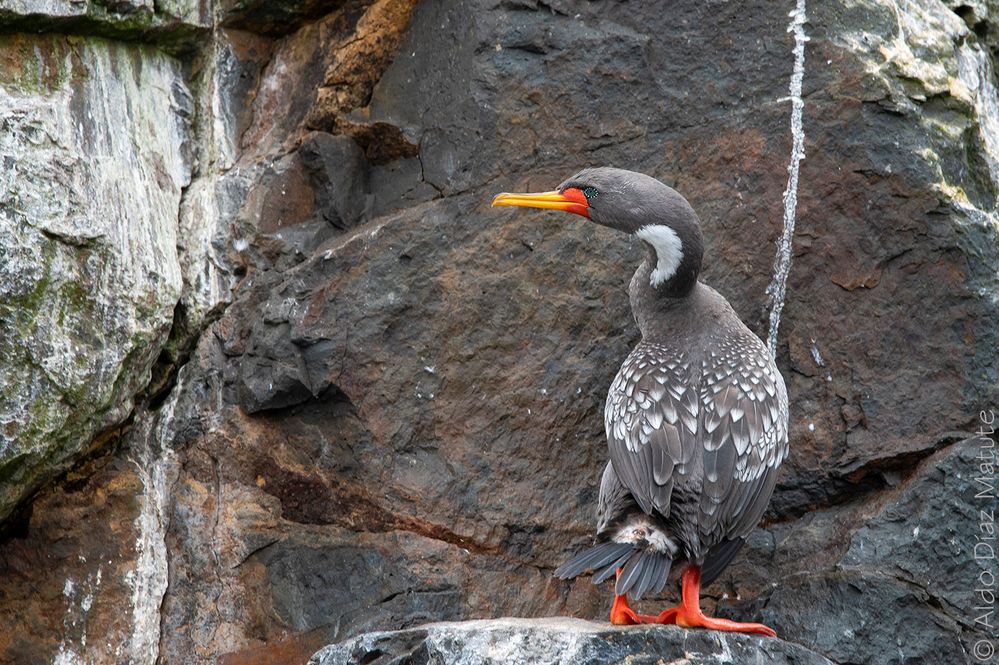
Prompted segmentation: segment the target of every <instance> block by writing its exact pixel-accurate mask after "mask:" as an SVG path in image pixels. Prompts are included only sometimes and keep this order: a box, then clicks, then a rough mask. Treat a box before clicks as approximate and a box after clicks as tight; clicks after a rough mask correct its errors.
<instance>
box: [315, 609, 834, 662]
mask: <svg viewBox="0 0 999 665" xmlns="http://www.w3.org/2000/svg"><path fill="white" fill-rule="evenodd" d="M619 662H626V663H629V665H641V664H643V663H648V664H649V665H652V664H653V663H655V664H659V663H662V664H663V665H670V664H671V663H684V665H721V664H722V663H768V664H770V665H832V661H830V660H828V659H826V658H824V657H822V656H820V655H819V654H817V653H815V652H813V651H809V650H808V649H806V648H804V647H802V646H799V645H797V644H791V643H789V642H784V641H782V640H780V639H770V638H762V637H754V636H748V635H737V634H728V633H719V632H714V631H702V630H684V629H682V628H677V627H675V626H611V625H609V624H606V623H595V622H593V621H584V620H582V619H572V618H569V617H551V618H545V619H510V618H504V619H489V620H482V621H460V622H452V623H431V624H426V625H423V626H418V627H416V628H409V629H407V630H395V631H385V632H373V633H366V634H364V635H359V636H357V637H354V638H352V639H349V640H347V641H345V642H341V643H339V644H332V645H330V646H327V647H324V648H323V649H321V650H320V651H319V652H318V653H316V654H315V655H314V656H313V657H312V659H311V660H310V661H309V665H347V664H348V663H368V664H372V665H387V664H388V663H393V664H398V665H402V664H406V665H418V664H423V663H449V664H450V665H498V664H499V663H524V664H532V663H537V664H541V663H545V664H556V663H558V664H565V665H569V664H570V663H572V664H573V665H586V664H588V663H593V664H597V663H600V664H603V663H619Z"/></svg>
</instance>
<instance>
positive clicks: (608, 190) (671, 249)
mask: <svg viewBox="0 0 999 665" xmlns="http://www.w3.org/2000/svg"><path fill="white" fill-rule="evenodd" d="M493 205H494V206H526V207H529V208H545V209H549V210H564V211H566V212H571V213H574V214H577V215H581V216H583V217H586V218H587V219H589V220H591V221H593V222H596V223H597V224H600V225H601V226H606V227H609V228H612V229H616V230H618V231H623V232H624V233H628V234H630V235H634V236H637V237H638V238H640V239H641V240H643V241H645V243H646V244H647V245H648V246H649V247H650V248H651V249H652V250H653V251H654V252H655V257H656V260H655V261H654V265H655V267H654V269H653V270H652V272H651V274H650V283H651V285H652V286H653V287H659V286H661V285H667V287H668V289H669V290H670V291H680V292H686V291H688V290H689V289H690V287H692V286H693V284H694V283H695V282H696V281H697V274H698V272H699V271H700V268H701V256H702V254H703V251H704V243H703V240H702V238H701V229H700V222H699V221H698V219H697V215H696V214H695V213H694V209H693V208H691V207H690V204H689V203H687V199H685V198H683V196H681V195H680V194H679V193H678V192H677V191H676V190H674V189H672V188H671V187H667V186H666V185H664V184H663V183H661V182H659V181H658V180H656V179H655V178H653V177H651V176H647V175H645V174H644V173H636V172H635V171H626V170H624V169H615V168H610V167H598V168H590V169H583V170H582V171H580V172H579V173H577V174H576V175H574V176H572V177H571V178H569V179H568V180H566V181H565V182H563V183H562V184H561V185H559V186H558V189H555V190H553V191H550V192H540V193H537V194H508V193H503V194H498V195H497V196H496V197H495V198H494V199H493Z"/></svg>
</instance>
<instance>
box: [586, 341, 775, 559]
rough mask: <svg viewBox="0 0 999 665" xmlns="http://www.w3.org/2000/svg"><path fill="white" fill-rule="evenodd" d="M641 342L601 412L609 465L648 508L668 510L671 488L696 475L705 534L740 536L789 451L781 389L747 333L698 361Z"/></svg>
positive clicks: (687, 483)
mask: <svg viewBox="0 0 999 665" xmlns="http://www.w3.org/2000/svg"><path fill="white" fill-rule="evenodd" d="M696 369H697V370H699V371H698V372H697V374H698V375H699V376H698V378H699V380H698V381H697V384H698V385H696V386H695V385H694V382H693V373H692V370H691V367H690V365H689V363H688V362H687V361H686V360H685V357H684V355H683V353H681V352H677V351H675V350H673V349H670V348H669V347H667V346H665V345H660V344H651V343H647V342H643V343H642V344H639V345H638V346H637V347H636V348H635V350H634V351H633V352H632V353H631V355H629V356H628V358H627V359H626V360H625V362H624V364H623V365H622V367H621V370H620V371H619V372H618V375H617V378H615V380H614V383H613V384H612V385H611V389H610V391H609V394H608V399H607V405H606V409H605V412H604V421H605V427H606V430H607V438H608V442H609V446H610V457H611V463H612V464H613V465H614V470H615V472H616V473H617V475H618V477H619V478H620V480H621V482H622V484H624V486H625V487H627V488H628V490H629V491H630V492H631V494H632V496H634V498H635V500H636V501H637V502H638V504H639V505H640V506H641V508H642V510H644V511H645V512H646V513H652V511H653V510H655V511H657V512H659V513H661V514H662V515H664V516H667V517H668V516H669V513H670V502H671V498H672V494H673V490H674V488H675V487H677V486H680V485H682V486H685V487H688V488H691V489H696V488H693V487H692V485H691V483H690V481H691V480H692V479H693V476H694V475H701V472H702V477H703V480H702V484H701V486H700V488H699V489H700V512H701V520H700V525H701V529H702V533H704V535H705V536H710V535H714V536H715V537H714V538H711V540H712V541H717V540H718V536H726V537H737V536H741V535H744V534H746V533H748V532H749V531H750V530H752V528H753V526H755V525H756V523H757V522H758V521H759V518H760V516H761V515H762V513H763V509H764V508H765V507H766V504H767V502H768V501H769V499H770V495H771V493H772V492H773V486H774V483H775V482H776V473H775V472H776V468H777V466H778V465H779V464H780V462H781V461H782V460H783V458H784V457H785V456H786V454H787V395H786V392H785V390H784V383H783V380H782V379H781V377H780V374H779V373H778V372H777V371H776V369H775V368H774V366H773V363H772V362H771V361H770V359H769V356H768V355H767V354H766V351H765V349H764V347H763V345H762V342H760V341H759V339H757V338H756V337H755V336H753V335H752V334H751V333H748V331H747V333H746V335H745V336H741V335H740V336H736V337H734V338H733V339H732V340H731V341H729V342H727V343H723V344H722V345H720V346H719V348H718V350H717V351H716V352H715V353H714V354H710V353H709V354H708V357H707V358H706V359H705V360H703V361H701V367H698V368H696Z"/></svg>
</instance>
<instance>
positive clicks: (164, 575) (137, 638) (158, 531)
mask: <svg viewBox="0 0 999 665" xmlns="http://www.w3.org/2000/svg"><path fill="white" fill-rule="evenodd" d="M182 392H183V389H182V381H180V380H179V381H178V383H177V386H176V387H175V389H174V390H173V392H172V393H171V395H170V399H168V400H167V402H166V403H165V404H164V405H163V408H162V409H161V411H160V413H159V414H158V417H157V416H156V414H145V415H144V416H143V418H142V419H141V420H140V421H139V422H138V423H137V426H136V430H135V431H136V438H135V445H136V453H137V454H138V459H136V460H133V461H134V462H135V465H136V467H137V468H138V473H139V478H140V479H141V480H142V485H143V488H144V492H143V494H142V508H141V510H140V512H139V516H138V517H137V518H136V520H135V528H136V531H138V534H139V535H138V538H137V539H136V543H135V550H136V554H137V560H136V565H135V570H134V571H130V573H131V574H130V575H127V576H126V581H127V582H128V583H129V584H130V585H131V587H132V634H131V636H130V639H129V651H130V655H131V658H130V660H129V662H130V663H132V664H135V665H139V664H148V665H154V664H155V663H156V662H157V659H158V657H159V643H160V606H161V604H162V602H163V596H164V595H165V594H166V590H167V583H168V581H169V579H168V567H167V564H168V560H167V547H166V530H167V527H168V523H169V518H168V509H169V499H170V488H171V485H172V483H173V480H174V478H175V477H176V474H177V468H176V459H175V455H174V453H173V450H172V449H171V448H170V432H171V431H172V424H173V419H174V410H175V409H176V406H177V396H178V395H180V394H181V393H182Z"/></svg>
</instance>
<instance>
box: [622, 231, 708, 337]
mask: <svg viewBox="0 0 999 665" xmlns="http://www.w3.org/2000/svg"><path fill="white" fill-rule="evenodd" d="M679 239H680V248H681V253H682V256H681V258H680V259H679V261H678V262H677V261H673V260H672V259H671V257H668V256H664V252H665V250H664V248H663V247H658V248H657V247H656V246H655V245H653V244H652V243H649V242H646V243H645V248H646V252H645V260H644V261H643V262H642V264H641V265H640V266H639V267H638V270H636V271H635V275H634V277H632V279H631V285H630V287H629V289H628V293H629V296H630V299H631V311H632V313H633V314H634V317H635V322H636V323H637V324H638V328H639V330H641V331H642V337H643V338H645V339H654V338H655V337H657V336H658V335H660V334H664V333H667V332H668V328H669V313H670V312H671V311H673V310H675V309H677V308H678V307H681V306H683V305H684V304H685V303H686V301H687V300H688V299H689V297H690V295H691V293H692V292H693V291H694V288H695V287H696V286H697V275H698V274H699V273H700V269H701V258H702V255H703V248H702V245H701V238H700V233H696V235H695V234H682V233H681V234H680V235H679ZM671 263H675V264H676V265H675V268H674V270H673V271H672V273H671V274H669V275H667V276H665V279H664V275H663V274H662V271H663V267H664V266H665V267H666V268H667V269H668V268H669V266H670V265H671Z"/></svg>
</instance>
